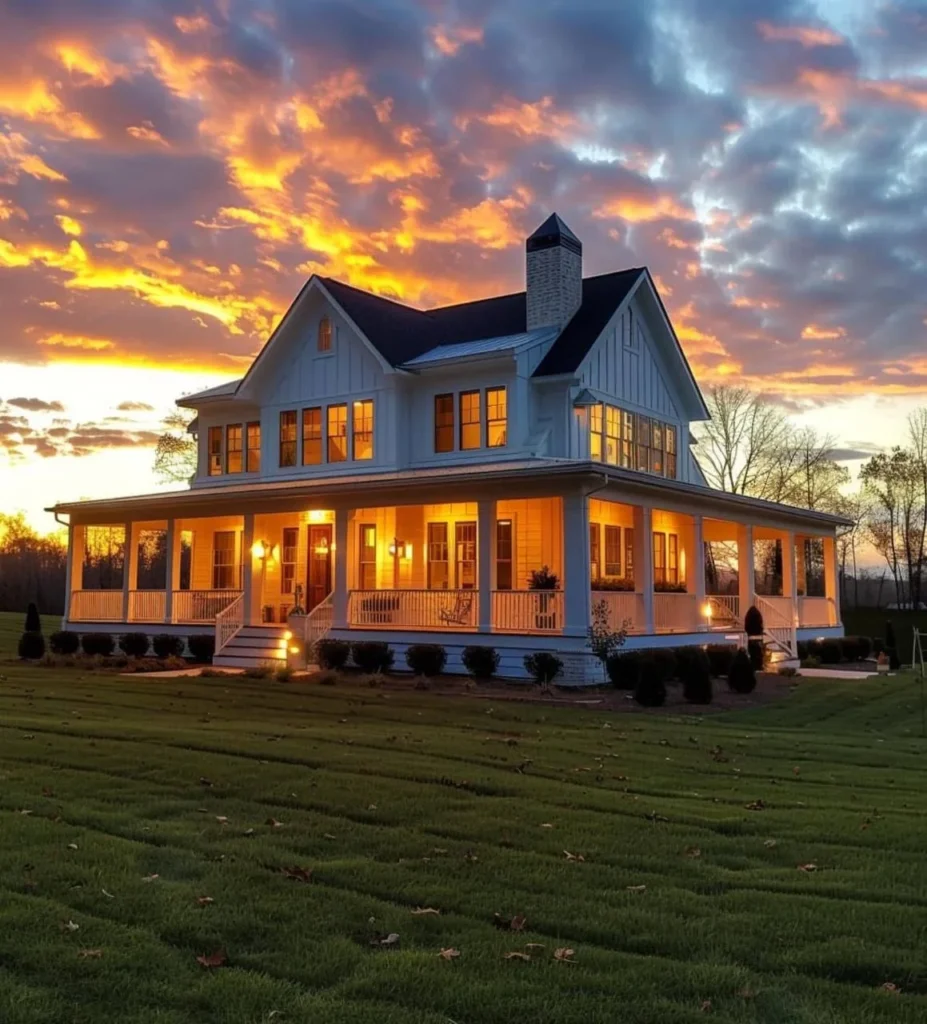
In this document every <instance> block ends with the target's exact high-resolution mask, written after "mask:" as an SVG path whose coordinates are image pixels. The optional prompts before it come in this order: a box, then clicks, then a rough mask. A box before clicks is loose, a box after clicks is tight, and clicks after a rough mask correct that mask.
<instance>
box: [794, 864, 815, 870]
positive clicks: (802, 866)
mask: <svg viewBox="0 0 927 1024" xmlns="http://www.w3.org/2000/svg"><path fill="white" fill-rule="evenodd" d="M817 869H818V866H817V864H799V865H798V870H799V871H817Z"/></svg>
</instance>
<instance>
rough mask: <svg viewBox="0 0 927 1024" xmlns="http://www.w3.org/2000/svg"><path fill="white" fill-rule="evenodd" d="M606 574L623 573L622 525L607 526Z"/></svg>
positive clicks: (617, 574)
mask: <svg viewBox="0 0 927 1024" xmlns="http://www.w3.org/2000/svg"><path fill="white" fill-rule="evenodd" d="M605 575H606V576H620V575H621V527H620V526H612V525H610V524H607V525H606V527H605Z"/></svg>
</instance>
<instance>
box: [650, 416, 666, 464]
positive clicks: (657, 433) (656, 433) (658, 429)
mask: <svg viewBox="0 0 927 1024" xmlns="http://www.w3.org/2000/svg"><path fill="white" fill-rule="evenodd" d="M650 436H651V446H650V469H651V470H652V471H653V472H654V473H659V474H660V476H662V475H663V424H662V423H661V422H660V421H659V420H653V421H652V425H651V428H650Z"/></svg>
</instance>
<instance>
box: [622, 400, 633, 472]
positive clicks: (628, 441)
mask: <svg viewBox="0 0 927 1024" xmlns="http://www.w3.org/2000/svg"><path fill="white" fill-rule="evenodd" d="M621 467H622V469H633V468H634V414H633V413H630V412H622V414H621Z"/></svg>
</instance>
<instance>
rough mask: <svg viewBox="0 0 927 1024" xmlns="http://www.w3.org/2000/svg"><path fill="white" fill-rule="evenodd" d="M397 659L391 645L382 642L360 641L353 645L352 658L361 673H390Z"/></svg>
mask: <svg viewBox="0 0 927 1024" xmlns="http://www.w3.org/2000/svg"><path fill="white" fill-rule="evenodd" d="M395 657H396V656H395V654H394V653H393V649H392V648H391V647H390V645H389V644H388V643H384V642H383V641H382V640H359V641H357V643H353V644H351V658H352V659H353V660H354V664H355V665H356V666H357V667H358V668H359V669H360V670H361V672H389V670H390V669H391V668H392V667H393V661H394V660H395Z"/></svg>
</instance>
